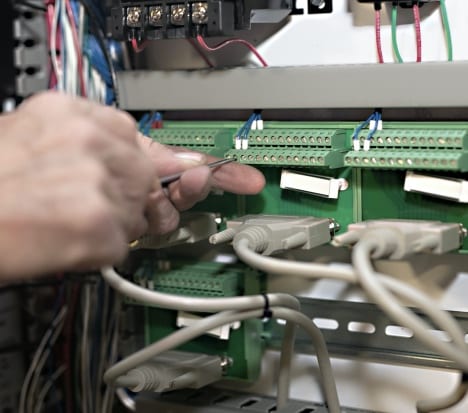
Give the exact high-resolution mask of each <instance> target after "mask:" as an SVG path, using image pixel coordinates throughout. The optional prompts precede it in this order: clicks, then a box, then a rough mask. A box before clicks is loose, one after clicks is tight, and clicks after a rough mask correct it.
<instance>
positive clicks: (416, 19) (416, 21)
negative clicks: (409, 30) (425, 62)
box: [413, 4, 422, 63]
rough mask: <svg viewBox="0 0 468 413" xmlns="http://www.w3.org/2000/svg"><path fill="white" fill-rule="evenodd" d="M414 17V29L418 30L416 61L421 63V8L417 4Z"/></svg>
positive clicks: (414, 7)
mask: <svg viewBox="0 0 468 413" xmlns="http://www.w3.org/2000/svg"><path fill="white" fill-rule="evenodd" d="M413 15H414V29H415V30H416V61H417V62H418V63H420V62H421V60H422V40H421V16H420V14H419V7H418V5H417V4H415V5H414V6H413Z"/></svg>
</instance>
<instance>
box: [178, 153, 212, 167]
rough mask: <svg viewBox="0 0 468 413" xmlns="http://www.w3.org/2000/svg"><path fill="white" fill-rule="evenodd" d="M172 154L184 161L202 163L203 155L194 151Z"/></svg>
mask: <svg viewBox="0 0 468 413" xmlns="http://www.w3.org/2000/svg"><path fill="white" fill-rule="evenodd" d="M174 156H175V157H176V158H178V159H180V160H182V161H184V162H189V163H192V164H193V163H195V164H199V165H201V164H204V163H205V155H203V154H201V153H196V152H178V153H176V154H174Z"/></svg>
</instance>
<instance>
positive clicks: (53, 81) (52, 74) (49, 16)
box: [46, 4, 57, 89]
mask: <svg viewBox="0 0 468 413" xmlns="http://www.w3.org/2000/svg"><path fill="white" fill-rule="evenodd" d="M53 19H54V6H53V4H49V5H47V18H46V26H47V40H48V41H49V42H48V44H50V37H51V33H52V21H53ZM49 73H50V76H49V88H50V89H54V88H55V86H57V76H56V75H55V71H54V70H53V68H52V57H51V56H50V55H49Z"/></svg>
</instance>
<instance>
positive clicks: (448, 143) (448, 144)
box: [359, 129, 468, 150]
mask: <svg viewBox="0 0 468 413" xmlns="http://www.w3.org/2000/svg"><path fill="white" fill-rule="evenodd" d="M359 139H360V140H361V142H364V140H365V139H366V135H365V134H362V135H360V136H359ZM371 147H374V148H395V149H400V148H408V149H417V148H421V149H425V148H433V149H437V150H440V149H448V150H456V149H458V150H464V149H468V131H467V130H466V129H464V130H462V129H458V130H456V129H452V130H451V129H384V130H383V131H378V132H376V133H375V135H374V137H373V139H372V144H371Z"/></svg>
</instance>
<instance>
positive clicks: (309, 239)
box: [227, 215, 334, 255]
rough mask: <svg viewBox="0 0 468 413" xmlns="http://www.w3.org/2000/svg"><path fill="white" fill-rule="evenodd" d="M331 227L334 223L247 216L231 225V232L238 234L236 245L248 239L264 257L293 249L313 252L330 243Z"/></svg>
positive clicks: (319, 220)
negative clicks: (238, 241)
mask: <svg viewBox="0 0 468 413" xmlns="http://www.w3.org/2000/svg"><path fill="white" fill-rule="evenodd" d="M331 224H333V221H331V220H330V219H328V218H314V217H299V216H279V215H246V216H244V217H241V218H237V219H234V220H231V221H228V222H227V228H228V230H229V229H232V230H235V231H236V233H235V235H234V238H233V241H234V242H236V241H237V240H239V239H241V238H247V239H248V240H249V243H251V244H252V248H255V249H256V250H257V251H258V252H261V253H262V254H263V255H271V254H273V253H275V252H279V251H283V250H287V249H291V248H301V249H311V248H315V247H317V246H319V245H323V244H326V243H328V242H329V241H330V240H331V235H330V225H331ZM333 228H334V226H333ZM257 230H258V231H257ZM254 244H256V245H254Z"/></svg>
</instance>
